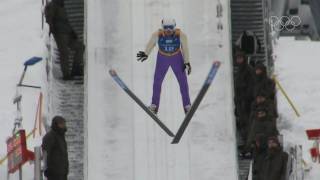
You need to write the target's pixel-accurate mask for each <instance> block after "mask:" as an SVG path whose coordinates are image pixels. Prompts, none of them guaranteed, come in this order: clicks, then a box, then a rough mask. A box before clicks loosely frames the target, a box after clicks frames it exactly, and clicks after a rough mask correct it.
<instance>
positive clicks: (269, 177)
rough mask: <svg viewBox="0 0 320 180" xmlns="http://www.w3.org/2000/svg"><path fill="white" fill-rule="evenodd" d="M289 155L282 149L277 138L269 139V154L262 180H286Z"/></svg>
mask: <svg viewBox="0 0 320 180" xmlns="http://www.w3.org/2000/svg"><path fill="white" fill-rule="evenodd" d="M287 162H288V153H286V152H284V151H283V150H282V148H281V145H280V142H279V140H278V138H277V137H276V136H272V137H269V139H268V154H267V156H266V158H265V162H264V163H263V166H262V172H261V173H262V175H261V177H262V178H261V180H286V175H287Z"/></svg>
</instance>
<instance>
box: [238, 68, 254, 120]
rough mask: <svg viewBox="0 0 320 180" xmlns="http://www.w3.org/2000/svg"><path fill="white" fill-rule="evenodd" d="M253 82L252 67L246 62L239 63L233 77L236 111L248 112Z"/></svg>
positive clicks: (251, 99) (251, 98)
mask: <svg viewBox="0 0 320 180" xmlns="http://www.w3.org/2000/svg"><path fill="white" fill-rule="evenodd" d="M253 84H254V79H253V69H252V68H251V67H250V66H249V65H248V64H247V63H244V64H241V65H239V66H238V71H237V73H236V74H235V77H234V88H235V97H234V100H235V104H236V108H237V109H238V110H237V111H245V113H249V112H250V105H251V103H252V101H253V95H252V93H253ZM247 116H249V114H248V115H247Z"/></svg>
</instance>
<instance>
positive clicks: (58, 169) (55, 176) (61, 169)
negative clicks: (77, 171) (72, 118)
mask: <svg viewBox="0 0 320 180" xmlns="http://www.w3.org/2000/svg"><path fill="white" fill-rule="evenodd" d="M66 131H67V128H66V124H65V119H64V118H63V117H61V116H55V117H54V118H53V120H52V124H51V130H50V131H49V132H48V133H47V134H46V135H45V136H44V137H43V139H42V151H43V154H44V159H45V166H46V168H45V171H44V175H45V176H46V177H47V178H48V180H67V176H68V173H69V160H68V149H67V143H66V140H65V133H66Z"/></svg>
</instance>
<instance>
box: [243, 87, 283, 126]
mask: <svg viewBox="0 0 320 180" xmlns="http://www.w3.org/2000/svg"><path fill="white" fill-rule="evenodd" d="M259 108H264V109H266V110H267V116H268V117H270V118H271V119H272V121H273V122H274V123H275V126H276V119H277V117H278V114H277V110H276V109H277V107H276V106H275V103H274V102H273V101H271V100H270V99H267V93H266V92H265V91H260V92H258V93H257V95H256V97H255V100H254V101H253V102H252V104H251V113H250V117H249V119H250V120H249V122H250V126H251V123H252V121H253V119H254V117H255V116H254V115H255V114H256V112H257V110H258V109H259Z"/></svg>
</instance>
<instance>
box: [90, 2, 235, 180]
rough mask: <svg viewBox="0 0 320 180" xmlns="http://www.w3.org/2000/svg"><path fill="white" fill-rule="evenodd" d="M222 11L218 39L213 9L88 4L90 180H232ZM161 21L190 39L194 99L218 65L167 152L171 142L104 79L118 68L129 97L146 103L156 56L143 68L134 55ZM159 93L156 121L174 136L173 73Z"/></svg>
mask: <svg viewBox="0 0 320 180" xmlns="http://www.w3.org/2000/svg"><path fill="white" fill-rule="evenodd" d="M223 7H224V12H223V20H222V21H223V22H225V23H223V25H224V31H223V32H222V33H220V34H218V35H217V30H216V27H217V26H216V24H217V19H216V17H215V16H216V1H211V0H204V1H194V0H174V1H157V0H135V1H127V0H120V1H104V0H97V1H89V2H88V9H87V12H88V32H87V35H88V36H87V40H88V44H87V50H88V59H89V61H88V69H87V71H88V86H87V94H88V97H87V103H88V104H87V106H88V122H87V125H88V127H87V128H88V129H87V135H88V136H87V143H88V145H87V148H88V149H87V154H88V157H87V158H88V159H87V168H88V171H87V173H88V179H113V180H118V179H119V180H120V179H140V180H149V179H152V180H159V179H166V180H176V179H185V180H193V179H201V180H208V179H225V180H234V179H237V162H236V153H235V148H236V147H235V134H234V129H233V128H234V124H233V122H234V119H233V115H232V113H233V105H232V100H233V98H232V97H233V95H232V91H231V88H232V77H231V74H232V73H231V63H230V62H231V61H230V57H229V54H230V48H229V47H230V44H229V42H230V40H229V25H228V20H227V19H228V13H229V12H228V11H227V9H228V8H226V7H228V6H227V2H224V3H223ZM163 16H166V17H168V16H172V17H174V18H175V19H176V21H177V24H178V27H179V28H181V29H182V30H183V31H184V32H185V33H186V34H187V35H188V37H189V39H188V40H189V46H190V47H189V49H190V54H191V58H190V59H191V64H192V67H193V73H192V75H191V76H189V86H190V93H191V99H194V98H195V96H196V94H197V93H198V91H199V89H200V87H201V85H202V83H203V81H204V79H205V77H206V74H207V72H208V71H209V67H210V66H211V64H212V61H213V60H220V61H221V62H222V65H221V68H220V69H219V71H218V73H217V77H216V79H215V80H214V83H213V85H212V87H211V88H210V89H209V91H208V94H207V96H206V98H205V99H204V100H203V102H202V104H201V106H200V107H199V110H198V112H197V113H196V115H195V116H194V118H193V119H192V122H191V124H190V126H189V128H188V129H187V130H186V132H185V135H184V136H183V138H182V140H181V142H180V143H179V144H178V145H171V144H170V142H171V140H172V139H171V138H170V137H168V136H167V135H166V134H165V133H164V132H162V130H161V129H160V128H159V127H158V126H157V125H156V124H155V123H154V122H153V120H152V119H151V118H150V117H148V115H146V114H145V113H144V112H143V111H142V110H141V108H139V107H138V106H137V105H136V104H134V102H133V101H132V100H131V99H130V98H129V97H128V96H127V95H126V94H125V93H124V92H122V90H121V89H120V88H119V87H118V86H117V85H116V84H115V82H113V80H112V79H111V78H110V77H109V76H108V74H107V70H108V69H109V68H115V69H116V70H117V71H118V74H119V75H120V76H121V78H122V79H123V80H124V81H125V82H126V83H127V84H128V86H129V87H131V88H132V90H133V92H135V93H136V94H137V96H138V97H140V98H141V99H142V101H143V102H145V103H146V104H149V103H150V98H151V93H152V82H153V73H154V66H155V56H156V50H154V51H153V53H152V54H151V56H150V58H149V59H148V60H147V61H146V62H144V63H138V62H137V61H136V60H135V55H136V53H137V52H138V51H139V50H143V49H144V46H145V44H146V43H147V40H148V39H149V38H150V36H151V34H152V32H154V31H156V30H157V29H158V28H160V22H161V19H162V17H163ZM219 42H222V43H223V48H218V43H219ZM162 87H163V89H162V95H161V98H162V99H161V106H160V109H159V111H160V112H159V118H160V119H161V120H162V121H163V122H164V123H165V124H167V126H168V127H169V128H170V129H172V131H173V132H176V131H177V129H178V127H179V126H180V124H181V122H182V119H183V117H184V113H183V110H182V104H181V98H180V93H179V87H178V84H177V82H176V79H175V77H174V75H173V73H172V71H171V70H170V71H169V72H168V74H167V76H166V79H165V80H164V83H163V86H162ZM102 159H103V160H102Z"/></svg>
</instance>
